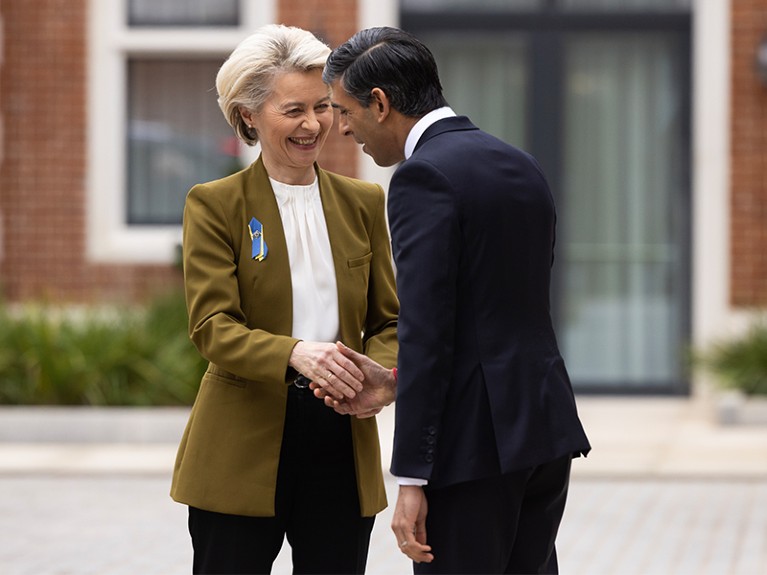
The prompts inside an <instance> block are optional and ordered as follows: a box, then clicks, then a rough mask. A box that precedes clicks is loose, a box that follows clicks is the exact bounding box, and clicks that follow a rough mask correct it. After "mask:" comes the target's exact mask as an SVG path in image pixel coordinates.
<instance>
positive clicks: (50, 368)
mask: <svg viewBox="0 0 767 575" xmlns="http://www.w3.org/2000/svg"><path fill="white" fill-rule="evenodd" d="M205 366H206V362H205V361H204V360H203V359H202V358H201V357H200V355H199V353H198V352H197V350H196V349H195V348H194V346H193V345H192V343H191V342H190V341H189V338H188V336H187V314H186V307H185V305H184V298H183V295H181V294H179V293H172V294H168V295H165V296H162V297H159V298H157V299H156V300H154V301H152V302H151V303H150V304H149V305H148V306H146V307H142V308H129V307H125V308H118V309H113V310H108V311H105V310H100V311H97V310H94V309H88V310H61V309H56V308H53V307H51V306H26V307H24V308H22V309H20V310H14V311H13V312H12V311H11V310H9V309H8V308H6V307H3V306H0V403H3V404H24V405H189V404H191V402H192V401H193V400H194V396H195V394H196V393H197V387H198V385H199V381H200V377H201V375H202V373H203V372H204V370H205Z"/></svg>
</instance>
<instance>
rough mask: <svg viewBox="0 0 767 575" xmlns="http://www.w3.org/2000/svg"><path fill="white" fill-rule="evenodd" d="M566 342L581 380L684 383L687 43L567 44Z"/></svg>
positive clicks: (582, 40) (615, 40)
mask: <svg viewBox="0 0 767 575" xmlns="http://www.w3.org/2000/svg"><path fill="white" fill-rule="evenodd" d="M565 54H566V94H565V98H566V108H565V110H566V111H565V114H566V119H565V171H564V177H563V178H562V186H563V188H564V201H563V202H562V203H561V204H560V206H559V208H560V215H561V219H560V221H561V222H562V223H563V225H562V227H561V228H560V234H559V238H558V241H557V245H558V246H559V247H558V251H557V254H558V261H559V266H561V267H560V268H559V271H558V273H559V274H561V276H562V277H561V278H560V281H562V286H563V288H562V294H563V296H564V302H563V317H562V323H563V325H562V327H561V328H560V334H561V338H562V341H561V343H562V344H563V349H564V354H565V357H566V358H567V361H568V366H569V368H570V370H571V375H572V377H573V380H574V383H575V384H576V385H577V384H578V383H579V382H584V383H588V384H597V385H600V384H619V383H621V382H622V383H623V384H624V385H625V384H629V385H631V384H634V385H639V384H643V385H647V386H652V385H657V386H668V385H669V383H670V382H674V381H679V379H680V378H681V368H680V365H681V358H682V355H683V349H682V342H683V340H684V329H685V327H684V317H685V315H684V310H683V305H684V302H685V301H686V298H685V289H686V288H685V277H686V275H685V274H686V266H685V253H684V246H685V239H684V238H685V228H686V225H685V223H684V222H685V221H686V217H687V216H686V215H685V213H684V210H685V205H686V203H685V202H686V200H685V198H686V194H687V192H686V184H685V170H686V160H685V152H684V130H685V125H686V124H685V115H686V114H687V112H686V107H685V105H684V95H685V93H686V88H685V85H684V82H685V80H684V78H685V77H686V74H685V68H684V63H683V61H682V60H683V57H682V56H681V55H682V54H684V50H683V46H682V45H681V42H680V41H678V40H677V39H676V38H675V37H674V36H671V35H664V34H660V33H658V34H643V35H641V36H640V35H635V34H631V35H626V34H624V35H621V36H618V35H610V34H602V35H598V34H595V35H588V36H585V35H572V36H569V37H567V39H566V44H565Z"/></svg>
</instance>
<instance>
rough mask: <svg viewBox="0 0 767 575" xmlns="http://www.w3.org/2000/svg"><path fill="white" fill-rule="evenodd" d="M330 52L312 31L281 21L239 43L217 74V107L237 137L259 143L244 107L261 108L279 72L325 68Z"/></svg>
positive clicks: (260, 29)
mask: <svg viewBox="0 0 767 575" xmlns="http://www.w3.org/2000/svg"><path fill="white" fill-rule="evenodd" d="M329 54H330V48H329V47H328V46H327V45H326V44H324V43H323V42H322V41H320V40H319V39H318V38H317V37H316V36H315V35H314V34H312V33H311V32H307V31H306V30H302V29H301V28H296V27H293V26H284V25H282V24H268V25H266V26H263V27H261V28H259V29H258V30H257V31H256V32H255V33H254V34H252V35H251V36H248V37H247V38H245V40H243V41H242V42H240V44H239V45H238V46H237V48H235V49H234V51H233V52H232V53H231V54H230V55H229V58H227V60H226V62H224V63H223V65H222V66H221V68H220V69H219V71H218V74H217V75H216V91H217V93H218V106H219V107H220V108H221V111H222V112H223V113H224V117H225V118H226V121H227V122H229V125H230V126H232V128H233V129H234V132H235V134H237V137H238V138H240V139H241V140H242V141H243V142H245V143H246V144H247V145H249V146H254V145H255V144H256V143H257V142H258V135H257V134H256V131H255V130H253V129H251V128H249V127H248V126H247V124H246V123H245V121H244V120H243V119H242V115H241V114H240V108H241V107H243V108H246V109H248V110H252V111H254V112H258V111H260V110H261V107H262V106H263V105H264V102H266V100H267V99H268V98H269V96H270V95H271V92H272V87H273V85H274V78H275V77H276V76H277V75H278V74H280V73H282V72H308V71H310V70H315V69H322V68H323V67H324V66H325V61H326V60H327V58H328V55H329Z"/></svg>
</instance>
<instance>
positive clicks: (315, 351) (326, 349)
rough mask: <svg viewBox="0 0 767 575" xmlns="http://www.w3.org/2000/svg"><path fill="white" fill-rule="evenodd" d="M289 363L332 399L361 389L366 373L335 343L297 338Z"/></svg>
mask: <svg viewBox="0 0 767 575" xmlns="http://www.w3.org/2000/svg"><path fill="white" fill-rule="evenodd" d="M288 364H289V365H290V367H292V368H293V369H295V370H296V371H297V372H298V373H300V374H302V375H304V376H305V377H308V378H309V379H310V380H311V381H312V382H313V383H315V384H316V385H318V386H320V387H321V388H322V389H323V390H325V392H327V393H328V394H330V395H331V396H332V397H334V398H335V399H338V400H343V399H344V398H348V399H352V398H353V397H355V396H356V395H357V393H358V392H360V391H362V382H363V381H364V380H365V376H364V375H363V373H362V371H361V370H360V368H358V367H357V366H356V365H355V364H354V362H353V361H352V360H351V359H349V358H348V357H346V356H345V355H344V354H342V353H341V351H340V350H339V349H338V347H337V346H336V344H335V343H323V342H315V341H299V342H298V343H297V344H296V345H295V347H294V348H293V351H292V353H291V354H290V359H289V361H288Z"/></svg>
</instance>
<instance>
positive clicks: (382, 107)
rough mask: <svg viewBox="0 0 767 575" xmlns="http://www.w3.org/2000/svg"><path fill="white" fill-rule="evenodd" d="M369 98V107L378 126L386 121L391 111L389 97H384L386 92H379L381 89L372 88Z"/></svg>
mask: <svg viewBox="0 0 767 575" xmlns="http://www.w3.org/2000/svg"><path fill="white" fill-rule="evenodd" d="M370 96H371V102H370V106H369V107H370V109H371V110H372V111H373V114H374V115H375V117H376V120H377V121H378V123H379V124H380V123H381V122H383V121H384V120H386V118H387V117H388V116H389V113H390V112H391V110H392V108H391V104H390V103H389V97H388V96H387V95H386V92H384V91H383V90H381V88H373V89H372V90H371V91H370Z"/></svg>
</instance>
